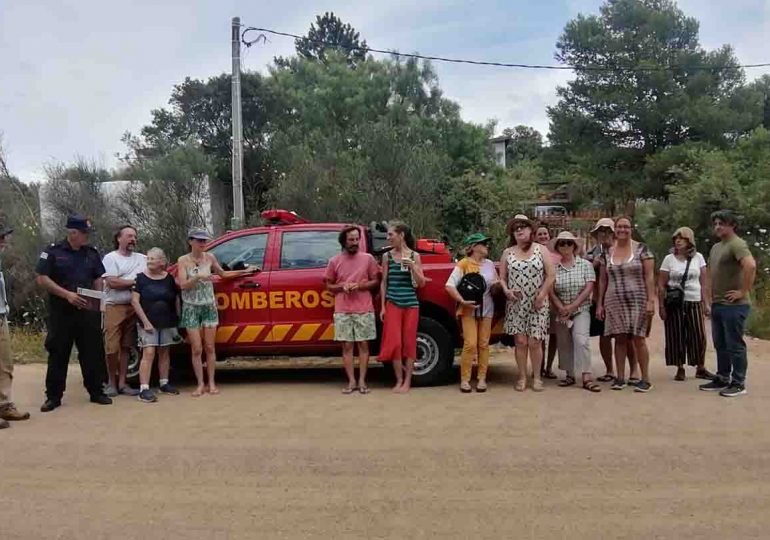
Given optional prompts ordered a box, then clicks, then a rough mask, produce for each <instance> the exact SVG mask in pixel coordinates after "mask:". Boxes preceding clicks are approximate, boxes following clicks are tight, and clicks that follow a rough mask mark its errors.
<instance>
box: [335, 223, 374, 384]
mask: <svg viewBox="0 0 770 540" xmlns="http://www.w3.org/2000/svg"><path fill="white" fill-rule="evenodd" d="M339 240H340V246H342V253H340V254H339V255H336V256H334V257H332V258H331V260H330V261H329V265H328V266H327V267H326V275H325V276H324V281H325V282H326V289H327V290H329V291H331V292H332V293H334V340H335V341H341V342H342V360H343V362H344V364H345V373H346V374H347V376H348V386H347V388H345V390H343V391H342V393H343V394H352V393H353V392H355V391H356V390H358V391H359V392H361V393H362V394H368V393H369V388H368V387H367V386H366V369H367V367H368V365H369V341H371V340H373V339H375V338H376V337H377V327H376V325H375V317H374V302H373V301H372V293H371V291H373V290H376V289H377V287H379V284H380V275H379V272H380V270H379V267H378V266H377V262H376V261H375V260H374V257H372V256H371V255H370V254H369V253H362V252H361V251H359V245H360V243H361V231H360V230H359V228H358V227H356V226H354V225H349V226H347V227H345V228H344V229H343V230H342V231H341V232H340V238H339ZM356 344H358V364H359V370H360V373H359V378H358V384H356V373H355V368H354V367H353V356H354V352H355V351H354V349H355V345H356Z"/></svg>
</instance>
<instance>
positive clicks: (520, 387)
mask: <svg viewBox="0 0 770 540" xmlns="http://www.w3.org/2000/svg"><path fill="white" fill-rule="evenodd" d="M513 388H514V390H516V391H517V392H523V391H524V390H526V389H527V381H525V380H524V381H521V380H520V381H516V385H515V386H514V387H513Z"/></svg>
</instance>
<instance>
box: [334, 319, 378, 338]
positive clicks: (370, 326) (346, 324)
mask: <svg viewBox="0 0 770 540" xmlns="http://www.w3.org/2000/svg"><path fill="white" fill-rule="evenodd" d="M376 337H377V326H376V324H375V318H374V312H369V313H335V314H334V341H344V342H348V343H352V342H361V341H372V340H373V339H375V338H376Z"/></svg>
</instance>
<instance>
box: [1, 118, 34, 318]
mask: <svg viewBox="0 0 770 540" xmlns="http://www.w3.org/2000/svg"><path fill="white" fill-rule="evenodd" d="M0 222H2V223H4V224H5V225H7V226H10V227H11V228H13V229H14V233H13V235H11V237H10V243H9V244H10V245H9V246H8V248H7V249H6V250H5V251H4V252H3V253H1V254H0V258H2V260H3V262H2V270H3V274H4V275H5V278H6V280H7V292H8V303H9V305H10V307H11V315H10V319H11V321H12V322H13V323H14V324H17V325H21V326H31V327H32V328H34V329H36V330H37V329H39V327H40V326H41V325H42V322H43V319H44V317H45V302H44V301H43V297H42V296H41V295H40V294H39V291H38V290H37V287H36V285H35V283H34V280H33V279H31V277H32V276H34V268H35V264H36V263H37V259H38V256H39V254H40V247H41V245H42V240H41V237H40V208H39V205H38V186H37V185H36V184H31V185H30V184H25V183H24V182H21V181H20V180H19V179H18V178H16V177H15V176H14V175H13V174H11V171H10V170H9V168H8V163H7V161H6V157H5V151H4V148H3V137H2V133H0Z"/></svg>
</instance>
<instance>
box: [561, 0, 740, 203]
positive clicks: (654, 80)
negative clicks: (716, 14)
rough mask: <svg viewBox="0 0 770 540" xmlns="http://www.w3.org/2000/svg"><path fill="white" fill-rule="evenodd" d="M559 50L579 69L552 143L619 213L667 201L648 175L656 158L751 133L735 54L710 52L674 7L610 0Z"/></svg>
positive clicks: (669, 0) (572, 26) (652, 0)
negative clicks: (640, 203) (741, 107)
mask: <svg viewBox="0 0 770 540" xmlns="http://www.w3.org/2000/svg"><path fill="white" fill-rule="evenodd" d="M556 46H557V50H558V52H557V54H556V57H557V59H558V60H559V61H561V62H563V63H565V64H569V65H573V66H575V67H576V68H577V69H576V74H575V79H574V80H572V81H570V82H569V83H568V84H567V85H566V86H564V87H560V88H559V89H558V91H557V92H558V96H559V102H558V103H557V104H556V105H555V106H553V107H549V109H548V114H549V117H550V119H551V133H550V140H551V144H552V146H553V148H554V150H556V151H559V152H561V153H562V154H564V155H563V156H562V157H561V158H560V159H561V161H562V163H563V165H564V166H565V167H575V166H578V167H580V168H582V169H583V172H584V174H585V175H587V176H593V177H594V178H595V179H596V186H597V187H598V188H599V189H598V190H597V192H596V195H597V197H599V198H600V199H602V200H603V201H604V202H605V203H606V204H607V205H608V206H610V207H620V206H623V205H625V204H626V203H627V202H628V200H629V198H635V197H638V196H646V197H661V196H665V195H666V191H665V182H663V181H661V179H660V178H654V177H645V175H644V174H643V170H644V167H645V162H646V159H647V157H648V156H651V155H653V154H655V153H656V152H657V151H659V150H661V149H664V148H667V147H669V146H672V145H676V144H681V143H683V142H685V141H693V140H694V141H705V142H709V143H711V144H713V145H715V146H718V147H726V146H727V145H728V144H729V143H730V142H731V141H733V140H735V138H737V136H738V135H740V134H741V133H742V132H744V131H746V130H747V129H750V128H751V127H752V126H748V125H747V123H746V122H745V121H743V119H742V117H741V114H740V112H741V111H736V110H735V106H736V103H735V102H734V101H733V99H732V98H733V95H734V94H735V92H736V91H737V90H739V89H740V88H741V85H742V84H743V80H744V77H743V72H742V70H741V69H739V68H738V67H737V65H738V62H737V60H736V58H735V57H734V55H733V52H732V49H731V48H730V47H729V46H723V47H721V48H720V49H717V50H715V51H706V50H704V49H703V48H702V47H701V45H700V43H699V41H698V22H697V21H696V20H695V19H693V18H691V17H687V16H685V14H684V13H683V12H682V11H681V10H680V9H679V8H678V7H677V6H676V4H675V3H674V2H673V0H608V1H607V2H605V3H604V4H603V5H602V7H601V8H600V15H598V16H595V15H591V16H584V15H579V16H578V17H577V18H576V19H574V20H572V21H570V22H569V23H568V24H567V25H566V27H565V29H564V33H563V34H562V36H561V37H560V38H559V41H558V42H557V45H556ZM629 184H630V186H629ZM629 187H630V188H631V189H629Z"/></svg>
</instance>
